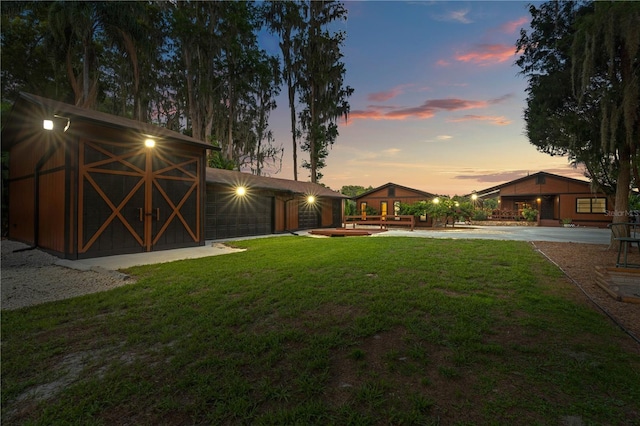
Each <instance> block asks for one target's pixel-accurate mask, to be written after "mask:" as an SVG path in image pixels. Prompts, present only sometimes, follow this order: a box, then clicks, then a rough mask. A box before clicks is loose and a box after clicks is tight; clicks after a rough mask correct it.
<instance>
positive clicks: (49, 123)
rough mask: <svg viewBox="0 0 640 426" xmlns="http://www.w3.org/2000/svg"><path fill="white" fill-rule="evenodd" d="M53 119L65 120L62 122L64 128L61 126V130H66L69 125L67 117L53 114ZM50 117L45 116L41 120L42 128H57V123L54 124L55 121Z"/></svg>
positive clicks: (69, 120) (69, 121)
mask: <svg viewBox="0 0 640 426" xmlns="http://www.w3.org/2000/svg"><path fill="white" fill-rule="evenodd" d="M53 119H58V120H65V121H66V123H65V124H64V128H63V130H62V131H63V132H66V131H67V130H69V127H70V126H71V119H70V118H69V117H63V116H61V115H58V114H53ZM53 119H52V118H45V119H44V120H42V128H43V129H44V130H56V129H58V128H59V126H58V125H56V123H55V121H54V120H53Z"/></svg>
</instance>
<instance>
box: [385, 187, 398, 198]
mask: <svg viewBox="0 0 640 426" xmlns="http://www.w3.org/2000/svg"><path fill="white" fill-rule="evenodd" d="M387 195H388V196H389V197H395V196H396V187H395V186H390V187H389V192H388V194H387Z"/></svg>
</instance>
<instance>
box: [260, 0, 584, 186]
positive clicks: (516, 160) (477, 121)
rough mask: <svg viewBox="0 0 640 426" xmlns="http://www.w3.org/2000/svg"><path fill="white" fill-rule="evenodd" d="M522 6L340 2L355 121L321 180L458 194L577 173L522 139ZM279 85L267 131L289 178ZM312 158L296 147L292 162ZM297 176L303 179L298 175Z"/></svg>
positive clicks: (346, 127)
mask: <svg viewBox="0 0 640 426" xmlns="http://www.w3.org/2000/svg"><path fill="white" fill-rule="evenodd" d="M528 4H529V2H515V1H495V2H485V1H468V2H461V1H456V2H449V1H441V2H432V1H406V2H405V1H346V2H345V6H346V8H347V10H348V12H349V15H348V21H347V22H346V23H345V24H341V25H340V27H341V28H342V29H344V30H345V31H346V35H347V39H346V42H345V44H344V46H343V52H344V62H345V65H346V69H347V73H346V84H347V85H349V86H351V87H353V88H354V89H355V92H354V94H353V95H352V96H351V97H350V98H349V103H350V105H351V114H350V117H349V121H348V123H347V124H345V122H344V120H341V122H340V126H339V131H340V136H338V139H337V141H336V143H335V144H334V146H333V148H332V149H331V150H330V151H329V156H328V158H327V160H326V162H327V167H325V168H324V169H322V170H321V173H322V174H323V175H324V177H323V179H322V180H321V182H322V183H324V184H325V185H327V186H329V187H331V188H332V189H334V190H339V189H340V188H341V187H342V186H343V185H362V186H365V187H367V186H369V185H371V186H373V187H377V186H380V185H384V184H386V183H388V182H393V183H396V184H399V185H403V186H408V187H411V188H416V189H420V190H423V191H427V192H431V193H436V194H446V195H451V196H453V195H456V194H457V195H463V194H468V193H470V192H472V191H473V190H480V189H483V188H488V187H491V186H494V185H498V184H500V183H503V182H507V181H509V180H512V179H516V178H519V177H522V176H526V175H527V173H535V172H538V171H547V172H550V173H557V174H561V175H564V176H569V177H574V178H579V179H580V178H582V179H584V175H583V173H582V170H581V169H578V170H575V169H573V168H571V167H570V166H569V164H568V161H567V158H566V157H552V156H549V155H547V154H543V153H539V152H538V151H537V150H536V149H535V147H534V146H533V145H531V144H530V143H529V142H528V140H527V138H526V136H525V123H524V119H523V111H524V108H525V106H526V102H525V98H526V93H525V89H526V85H527V81H526V79H525V78H524V77H523V76H521V75H519V74H518V72H519V70H520V69H519V68H518V67H517V66H516V65H515V64H514V63H515V60H516V58H517V56H516V55H515V42H516V41H517V39H518V37H519V33H520V28H522V27H526V28H528V25H529V22H530V15H529V12H528V7H527V5H528ZM283 95H286V89H283V91H282V94H281V96H280V97H279V103H278V105H279V107H278V110H276V111H274V112H273V113H272V119H271V127H272V130H273V131H274V135H275V137H276V141H277V143H278V144H282V145H283V146H284V148H285V154H284V160H283V167H282V171H281V172H280V173H278V174H277V175H272V176H273V177H278V178H285V179H293V170H292V159H291V157H292V155H291V138H290V127H289V121H288V114H289V113H288V106H287V101H286V98H285V96H283ZM304 158H307V159H308V154H307V153H303V152H299V153H298V160H299V163H301V159H304ZM298 179H299V180H309V173H308V171H307V170H300V172H299V174H298Z"/></svg>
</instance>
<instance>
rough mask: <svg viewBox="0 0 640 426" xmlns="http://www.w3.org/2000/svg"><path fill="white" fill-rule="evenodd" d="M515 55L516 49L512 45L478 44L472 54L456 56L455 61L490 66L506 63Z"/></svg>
mask: <svg viewBox="0 0 640 426" xmlns="http://www.w3.org/2000/svg"><path fill="white" fill-rule="evenodd" d="M514 55H515V49H514V47H513V46H512V45H510V44H478V45H476V48H475V49H473V50H472V51H470V52H467V53H462V54H457V55H455V59H456V60H457V61H460V62H470V63H473V64H478V65H490V64H496V63H498V64H499V63H502V62H506V61H508V60H510V59H512V58H513V56H514Z"/></svg>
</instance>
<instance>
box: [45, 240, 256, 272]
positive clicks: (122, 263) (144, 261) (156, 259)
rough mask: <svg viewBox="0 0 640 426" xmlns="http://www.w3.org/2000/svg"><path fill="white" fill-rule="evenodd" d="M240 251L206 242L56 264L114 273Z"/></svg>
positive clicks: (217, 243)
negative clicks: (196, 245) (100, 269)
mask: <svg viewBox="0 0 640 426" xmlns="http://www.w3.org/2000/svg"><path fill="white" fill-rule="evenodd" d="M241 251H244V249H239V248H233V247H228V246H226V245H224V244H222V243H219V242H212V241H208V242H207V243H206V244H205V245H204V246H198V247H187V248H182V249H174V250H161V251H153V252H147V253H134V254H121V255H116V256H105V257H95V258H92V259H82V260H60V261H58V262H57V263H56V264H57V265H60V266H65V267H67V268H72V269H78V270H89V269H95V268H103V269H106V270H111V271H115V270H118V269H125V268H130V267H132V266H138V265H151V264H155V263H164V262H173V261H174V260H184V259H198V258H201V257H209V256H218V255H222V254H229V253H237V252H241Z"/></svg>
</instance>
